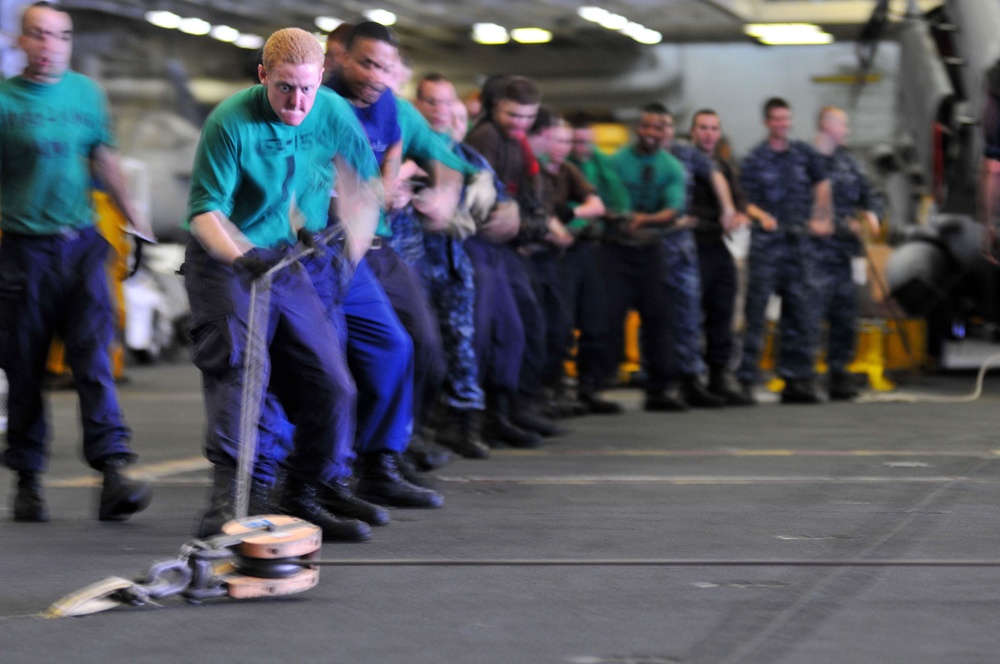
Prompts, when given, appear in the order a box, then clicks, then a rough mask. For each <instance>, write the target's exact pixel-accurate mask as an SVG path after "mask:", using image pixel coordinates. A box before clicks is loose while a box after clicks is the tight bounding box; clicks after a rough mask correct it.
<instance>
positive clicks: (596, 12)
mask: <svg viewBox="0 0 1000 664" xmlns="http://www.w3.org/2000/svg"><path fill="white" fill-rule="evenodd" d="M576 13H577V14H578V15H579V16H580V18H582V19H583V20H584V21H591V22H592V23H599V22H601V21H602V20H604V18H605V17H606V16H607V15H608V10H607V9H602V8H600V7H580V8H579V9H577V10H576Z"/></svg>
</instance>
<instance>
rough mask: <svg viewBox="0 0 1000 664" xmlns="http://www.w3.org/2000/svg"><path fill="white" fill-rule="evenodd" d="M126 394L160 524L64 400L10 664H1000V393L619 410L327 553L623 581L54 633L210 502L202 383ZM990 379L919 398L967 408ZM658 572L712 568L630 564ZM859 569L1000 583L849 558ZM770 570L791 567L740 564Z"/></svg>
mask: <svg viewBox="0 0 1000 664" xmlns="http://www.w3.org/2000/svg"><path fill="white" fill-rule="evenodd" d="M129 379H130V380H129V381H128V383H127V384H125V385H123V386H122V388H121V394H122V401H123V407H124V409H125V411H126V414H127V416H128V418H129V421H130V423H131V425H132V427H133V428H134V430H135V446H136V448H137V451H138V452H139V453H140V454H141V455H142V464H143V471H144V472H145V473H147V475H148V476H150V477H152V478H154V479H155V483H156V496H155V499H154V503H153V505H152V506H151V508H150V509H149V510H148V511H146V512H144V513H142V514H141V515H138V516H137V517H135V518H134V519H132V520H131V521H129V522H126V523H119V524H105V523H99V522H97V521H96V520H95V519H94V513H95V500H96V491H97V489H96V488H95V487H96V475H95V474H93V473H92V472H90V471H89V470H88V469H87V468H86V467H85V466H84V465H83V463H82V462H81V461H80V457H79V452H78V442H77V439H78V433H77V425H76V423H75V418H76V401H75V396H74V394H73V393H72V392H56V393H53V394H52V395H51V405H52V416H53V421H54V422H55V435H54V443H53V450H52V452H53V453H52V464H51V468H50V470H49V473H48V474H47V476H46V482H47V495H48V499H49V502H50V506H51V511H52V515H53V520H52V522H51V523H49V524H14V523H12V522H11V521H10V518H9V511H8V510H9V496H10V493H11V478H10V476H9V473H0V495H2V496H3V502H2V507H0V583H2V586H0V662H3V663H8V662H9V663H18V664H20V663H23V662H81V663H82V662H101V663H106V662H125V661H131V662H248V663H249V662H335V663H351V662H378V663H386V664H395V663H399V664H423V663H428V664H430V663H447V664H451V663H455V664H461V663H470V664H473V663H498V664H501V663H502V664H509V663H526V664H534V663H538V664H543V663H552V664H603V663H608V664H610V663H617V664H624V663H626V662H628V663H632V664H660V663H674V662H684V663H706V664H707V663H737V662H739V663H742V662H751V663H761V664H778V663H782V664H784V663H789V664H791V663H795V664H835V663H836V664H840V663H844V662H852V663H867V662H873V663H896V662H898V663H906V664H916V663H928V664H930V663H948V664H959V663H979V662H996V661H1000V625H998V623H1000V440H998V430H1000V426H998V425H1000V408H998V406H1000V385H994V383H1000V381H996V380H995V379H991V378H989V377H988V378H987V389H986V393H985V394H984V396H983V397H982V398H981V399H980V400H978V401H976V402H974V403H969V404H929V403H928V404H925V403H921V404H877V405H876V404H872V405H862V404H845V403H836V404H825V405H821V406H781V405H778V404H775V403H765V404H762V405H760V406H758V407H756V408H744V409H725V410H721V411H696V412H691V413H686V414H647V413H643V412H640V411H639V406H640V403H639V398H638V393H636V392H634V391H618V392H613V393H612V395H613V396H614V398H616V399H619V400H620V401H621V402H622V403H623V404H625V405H626V406H627V408H628V409H629V412H628V413H627V414H625V415H624V416H621V417H604V418H601V417H588V418H581V419H576V420H572V421H571V422H570V425H571V426H572V427H573V428H574V432H573V433H572V434H570V435H568V436H565V437H563V438H559V439H556V440H553V441H551V442H550V443H549V444H548V445H546V446H545V447H544V448H541V449H540V450H537V451H532V452H517V451H514V450H498V451H497V452H496V453H495V454H494V457H493V458H492V459H491V460H489V461H465V460H458V461H456V462H454V463H452V464H451V465H450V466H448V467H446V468H444V469H442V470H440V471H438V473H437V481H438V482H439V485H440V487H441V490H442V491H443V492H444V493H445V495H446V499H447V505H446V507H445V508H444V509H441V510H435V511H401V510H394V511H393V514H392V516H393V522H392V523H391V524H390V525H389V526H386V527H383V528H378V529H376V531H375V537H374V538H373V540H372V541H371V542H369V543H365V544H349V545H348V544H339V545H337V544H327V545H324V547H323V551H322V554H323V557H324V558H330V559H359V558H361V559H370V560H371V561H372V562H374V563H377V562H378V561H380V560H382V561H385V560H392V559H400V558H407V559H417V560H461V561H477V560H479V561H485V560H496V559H503V560H512V559H523V560H536V561H537V560H545V559H551V560H576V559H587V560H602V561H605V562H607V563H608V564H604V565H601V566H587V567H565V566H456V565H451V566H440V567H426V566H413V567H389V566H379V565H377V564H372V565H369V566H355V567H330V568H324V569H323V571H322V573H321V580H320V585H319V586H318V587H317V588H315V589H313V590H311V591H309V592H307V593H304V594H301V595H296V596H292V597H287V598H280V599H273V600H266V601H233V600H216V601H211V602H208V603H206V604H204V605H201V606H191V605H187V604H185V603H183V602H182V601H179V600H177V599H173V600H167V601H166V602H165V607H164V608H162V609H151V608H131V607H124V608H120V609H115V610H113V611H110V612H106V613H102V614H97V615H93V616H88V617H82V618H72V619H62V620H44V619H42V618H41V617H39V613H40V612H41V611H42V610H44V609H45V608H46V607H47V606H48V605H49V604H50V603H51V602H53V601H54V600H56V599H57V598H59V597H61V596H62V595H64V594H66V593H68V592H70V591H73V590H76V589H78V588H80V587H82V586H85V585H87V584H89V583H92V582H94V581H97V580H99V579H101V578H103V577H106V576H110V575H119V576H125V577H133V576H137V575H138V574H140V573H141V572H142V571H143V570H144V569H145V568H146V567H147V566H148V565H149V564H150V563H152V562H154V561H156V560H160V559H163V558H169V557H170V556H172V555H173V554H174V553H175V552H176V551H177V550H178V548H179V547H180V545H181V544H183V543H184V542H185V541H186V540H187V539H188V537H189V531H190V527H191V525H192V521H193V519H194V516H195V514H196V513H197V512H198V511H199V509H200V508H201V506H202V505H203V501H204V496H205V491H206V487H207V484H208V470H207V464H206V463H205V462H204V461H203V460H202V458H201V453H200V444H201V437H202V433H201V432H202V429H203V427H204V415H203V412H202V404H201V397H200V394H199V389H198V385H199V384H198V377H197V373H196V371H195V370H194V369H193V368H192V367H190V366H189V365H186V364H183V363H181V364H173V365H162V366H158V367H136V368H132V369H130V371H129ZM991 381H992V382H991ZM972 383H973V376H971V375H958V376H946V377H941V376H934V377H923V378H917V379H913V380H911V382H910V384H909V385H907V386H904V388H905V389H910V390H913V391H914V392H917V393H921V394H932V393H933V394H938V393H947V394H953V395H956V394H960V393H963V392H967V391H971V389H972ZM643 559H659V560H661V561H662V560H697V561H701V562H702V563H703V564H698V565H687V566H668V565H646V566H630V565H627V564H624V563H626V562H628V561H637V560H643ZM860 560H909V561H915V560H933V561H965V560H985V561H993V560H996V565H987V566H981V567H960V566H934V567H918V566H901V565H897V566H886V567H864V566H857V565H851V564H850V563H851V562H852V561H860ZM616 561H618V563H620V564H615V563H616ZM748 561H783V562H784V563H786V564H783V565H779V566H775V565H763V564H759V565H744V564H733V563H746V562H748ZM816 561H842V562H843V563H845V564H842V565H827V566H818V565H808V564H806V563H809V562H816Z"/></svg>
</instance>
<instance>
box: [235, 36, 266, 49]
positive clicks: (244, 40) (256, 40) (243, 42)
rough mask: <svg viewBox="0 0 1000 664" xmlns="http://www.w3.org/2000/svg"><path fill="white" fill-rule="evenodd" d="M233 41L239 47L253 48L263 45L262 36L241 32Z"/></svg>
mask: <svg viewBox="0 0 1000 664" xmlns="http://www.w3.org/2000/svg"><path fill="white" fill-rule="evenodd" d="M233 43H234V44H236V45H237V46H239V47H240V48H249V49H255V48H260V47H261V46H263V45H264V38H263V37H261V36H260V35H248V34H242V35H240V36H239V37H237V38H236V41H234V42H233Z"/></svg>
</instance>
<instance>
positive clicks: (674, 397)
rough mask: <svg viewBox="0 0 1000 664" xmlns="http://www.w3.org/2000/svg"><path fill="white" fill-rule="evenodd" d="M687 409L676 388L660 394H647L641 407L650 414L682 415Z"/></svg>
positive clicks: (673, 387) (670, 388)
mask: <svg viewBox="0 0 1000 664" xmlns="http://www.w3.org/2000/svg"><path fill="white" fill-rule="evenodd" d="M689 408H690V406H688V404H687V402H686V401H684V397H683V396H681V393H680V390H678V389H677V387H676V386H672V387H669V388H667V389H665V390H662V391H660V392H647V393H646V401H645V403H643V405H642V409H643V410H645V411H649V412H652V413H682V412H684V411H686V410H688V409H689Z"/></svg>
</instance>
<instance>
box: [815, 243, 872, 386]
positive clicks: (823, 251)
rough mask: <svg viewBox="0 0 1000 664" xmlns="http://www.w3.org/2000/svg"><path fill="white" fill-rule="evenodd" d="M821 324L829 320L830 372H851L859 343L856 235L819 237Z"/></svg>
mask: <svg viewBox="0 0 1000 664" xmlns="http://www.w3.org/2000/svg"><path fill="white" fill-rule="evenodd" d="M812 242H813V245H814V248H815V251H816V286H817V289H818V291H819V298H818V302H819V311H818V321H817V322H818V323H820V324H821V323H823V322H824V321H825V322H826V323H827V341H826V361H827V364H828V365H829V366H830V374H831V375H835V374H845V373H847V365H848V364H850V363H851V361H852V360H853V359H854V348H855V344H856V343H857V318H858V289H857V286H855V285H854V280H853V275H852V269H851V262H852V260H853V259H854V257H855V256H857V255H858V251H859V249H860V245H859V244H858V240H857V238H855V237H853V236H852V237H840V236H834V237H829V238H815V239H813V241H812Z"/></svg>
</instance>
